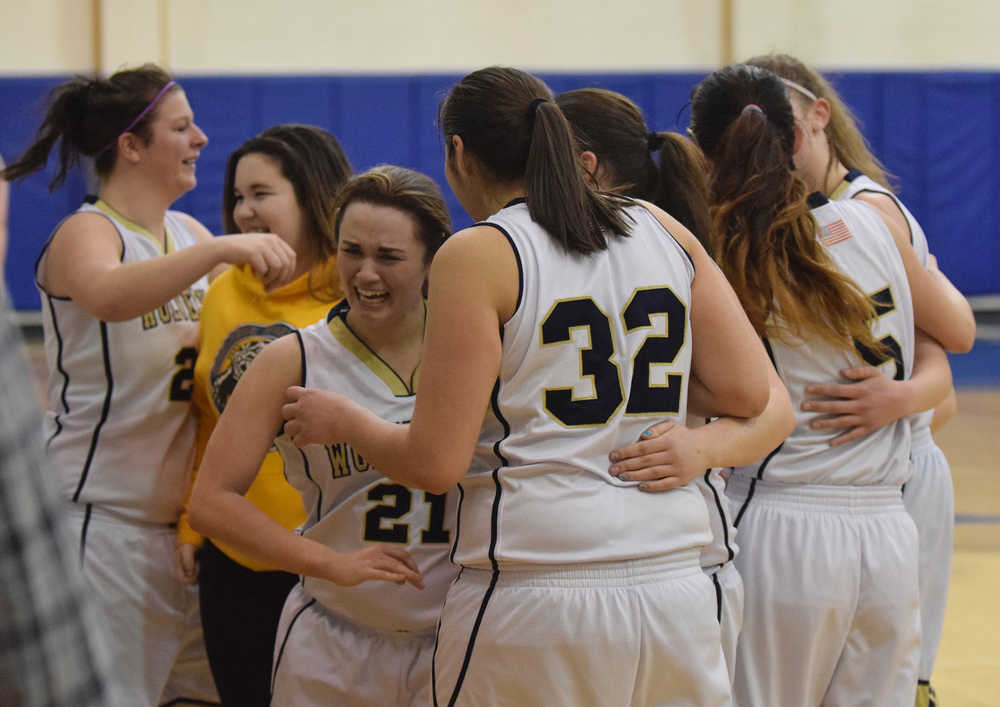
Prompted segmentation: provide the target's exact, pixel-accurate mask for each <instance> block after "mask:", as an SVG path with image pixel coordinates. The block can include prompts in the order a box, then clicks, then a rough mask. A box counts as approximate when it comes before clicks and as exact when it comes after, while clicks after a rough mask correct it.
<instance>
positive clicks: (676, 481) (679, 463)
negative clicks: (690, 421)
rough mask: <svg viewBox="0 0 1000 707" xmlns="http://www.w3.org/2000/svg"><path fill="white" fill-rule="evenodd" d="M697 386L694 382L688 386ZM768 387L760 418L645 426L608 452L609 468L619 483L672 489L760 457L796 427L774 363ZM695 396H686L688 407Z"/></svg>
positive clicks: (663, 423) (790, 403)
mask: <svg viewBox="0 0 1000 707" xmlns="http://www.w3.org/2000/svg"><path fill="white" fill-rule="evenodd" d="M698 385H700V383H699V382H697V381H695V380H692V386H691V387H692V388H694V387H695V386H698ZM768 387H769V391H770V398H769V399H768V403H767V408H766V409H765V410H764V412H763V413H761V414H760V415H759V416H758V417H750V418H742V417H720V418H718V419H715V420H712V422H710V423H709V424H707V425H702V426H699V427H687V426H685V425H682V424H680V423H677V422H661V423H659V424H657V425H653V426H652V427H650V428H649V429H648V430H646V431H645V432H644V433H643V439H642V440H640V441H639V442H636V443H634V444H630V445H626V446H624V447H620V448H618V449H616V450H614V451H613V452H611V455H610V457H609V458H610V460H611V462H612V464H611V467H610V468H609V469H608V472H609V473H610V474H611V475H612V476H617V477H618V478H620V479H622V480H623V481H640V482H641V483H640V484H639V488H640V489H642V490H643V491H670V490H671V489H675V488H677V487H678V486H684V485H685V484H687V483H690V482H691V481H692V480H694V479H695V478H696V477H698V476H700V475H701V474H703V473H705V469H710V468H712V467H728V466H745V465H748V464H753V463H754V462H756V461H759V460H760V459H762V458H764V457H765V456H767V454H768V453H769V452H771V450H773V449H775V448H776V447H777V446H778V445H779V444H781V442H782V441H784V439H785V438H786V437H787V436H788V435H790V434H791V433H792V430H793V429H795V413H794V411H793V410H792V402H791V400H790V399H789V397H788V390H787V389H786V388H785V385H784V383H782V382H781V379H780V378H779V377H778V374H777V372H776V371H775V370H774V367H773V366H768ZM692 393H693V395H697V393H696V392H694V391H692ZM693 395H689V396H688V400H689V403H688V409H689V410H690V409H691V402H690V401H691V398H692V397H693Z"/></svg>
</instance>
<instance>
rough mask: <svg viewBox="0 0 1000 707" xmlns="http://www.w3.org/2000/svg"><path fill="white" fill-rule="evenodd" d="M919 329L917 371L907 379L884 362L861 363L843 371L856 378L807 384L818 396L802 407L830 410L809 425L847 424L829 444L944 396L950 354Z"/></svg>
mask: <svg viewBox="0 0 1000 707" xmlns="http://www.w3.org/2000/svg"><path fill="white" fill-rule="evenodd" d="M916 333H917V336H916V349H915V351H914V357H913V358H914V364H913V375H911V376H910V378H909V379H907V380H902V381H897V380H893V379H891V378H890V377H889V376H887V375H885V374H884V373H883V372H882V370H881V369H879V368H875V367H872V366H858V367H857V368H848V369H846V370H843V371H841V372H840V374H841V375H842V376H843V377H844V378H846V379H847V380H849V381H853V382H851V383H823V384H818V383H817V384H812V385H808V386H806V394H807V395H810V396H816V397H815V398H811V399H808V400H805V401H803V403H802V409H803V410H808V411H810V412H820V413H826V415H825V416H824V417H818V418H816V419H814V420H813V421H812V422H810V423H809V427H810V428H812V429H814V430H844V431H843V432H842V433H841V434H839V435H837V436H836V437H834V438H833V439H832V440H830V446H831V447H836V446H839V445H841V444H846V443H847V442H851V441H853V440H855V439H858V438H859V437H863V436H865V435H867V434H869V433H871V432H873V431H875V430H877V429H879V428H881V427H884V426H886V425H888V424H889V423H891V422H894V421H896V420H898V419H900V418H901V417H906V416H907V415H912V414H914V413H917V412H921V411H922V410H930V409H931V408H933V407H934V406H935V405H937V404H938V403H940V402H941V401H943V400H945V399H946V398H947V396H948V394H949V392H950V391H951V390H952V387H951V367H950V366H949V365H948V357H947V355H946V354H945V352H944V349H942V348H941V345H940V344H938V342H937V341H935V340H934V339H932V338H931V337H929V336H927V335H926V334H924V333H923V332H922V331H920V330H919V329H918V330H917V332H916ZM818 398H823V399H818Z"/></svg>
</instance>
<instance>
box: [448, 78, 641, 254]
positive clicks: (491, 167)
mask: <svg viewBox="0 0 1000 707" xmlns="http://www.w3.org/2000/svg"><path fill="white" fill-rule="evenodd" d="M438 122H439V123H440V126H441V130H442V132H443V133H444V136H445V142H446V144H447V146H448V147H447V149H448V151H449V156H450V155H451V154H452V153H451V150H452V149H453V148H452V147H451V140H450V138H451V137H452V136H453V135H458V136H460V137H461V138H462V142H463V144H464V145H465V149H466V151H467V152H468V153H469V154H471V155H472V156H474V157H475V158H476V160H477V161H478V163H479V164H480V165H481V166H482V167H483V168H484V169H485V170H486V171H487V173H488V176H489V177H492V179H494V180H496V181H497V182H500V183H511V182H515V181H522V180H523V183H524V188H525V200H526V201H527V206H528V212H529V213H530V214H531V218H532V220H534V221H535V223H537V224H538V225H540V226H541V227H542V228H544V229H545V230H546V232H548V234H549V235H550V236H551V237H552V238H553V239H554V240H555V241H556V242H557V243H559V245H560V246H561V247H562V248H563V249H564V250H566V251H567V252H570V253H581V254H588V253H593V252H595V251H599V250H604V249H606V248H607V247H608V246H607V235H608V234H609V233H610V234H612V235H615V236H627V235H628V226H627V224H626V216H625V214H624V212H623V211H622V208H621V206H622V205H621V203H620V202H618V201H616V200H614V199H609V198H606V197H602V196H599V195H598V194H597V193H596V192H594V190H593V189H592V188H591V187H590V185H589V184H588V181H587V176H586V174H585V173H584V171H583V169H582V168H581V166H580V163H579V161H578V159H577V152H576V148H575V145H574V143H573V136H572V132H571V130H570V126H569V123H567V122H566V118H565V116H564V115H563V113H562V111H561V110H560V109H559V106H557V105H556V104H555V103H554V102H553V101H552V93H551V91H549V89H548V87H547V86H546V85H545V84H544V83H542V82H541V81H540V80H539V79H537V78H535V77H534V76H532V75H530V74H527V73H525V72H523V71H519V70H517V69H509V68H501V67H490V68H487V69H481V70H479V71H476V72H473V73H471V74H469V75H468V76H466V77H465V78H463V79H462V80H461V81H459V82H458V83H457V84H456V85H455V86H454V87H453V88H452V89H451V91H450V92H449V93H448V96H447V97H446V98H445V99H444V101H443V102H442V104H441V107H440V109H439V112H438Z"/></svg>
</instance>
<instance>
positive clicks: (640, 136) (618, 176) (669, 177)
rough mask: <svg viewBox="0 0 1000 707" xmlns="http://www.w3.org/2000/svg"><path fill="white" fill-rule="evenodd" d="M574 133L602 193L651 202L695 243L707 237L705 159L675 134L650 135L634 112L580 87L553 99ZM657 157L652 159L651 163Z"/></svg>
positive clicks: (622, 101) (621, 99)
mask: <svg viewBox="0 0 1000 707" xmlns="http://www.w3.org/2000/svg"><path fill="white" fill-rule="evenodd" d="M556 103H558V104H559V107H560V108H561V109H562V111H563V113H564V114H565V115H566V119H567V120H569V122H570V125H571V126H572V128H573V136H574V138H575V140H576V146H577V151H578V152H581V153H582V152H588V151H589V152H593V153H594V155H595V156H596V157H597V162H598V169H602V170H603V172H604V174H605V175H606V176H605V181H610V182H612V183H613V184H612V185H611V186H610V188H609V186H608V185H607V184H605V185H604V187H605V189H606V190H607V191H609V192H612V193H615V194H623V195H627V196H630V197H633V198H635V199H645V200H647V201H652V202H653V203H654V204H656V205H657V206H659V207H660V208H662V209H663V210H664V211H666V212H667V213H669V214H670V215H671V216H673V217H674V218H676V219H677V220H678V221H680V222H681V223H682V224H683V225H684V226H685V227H686V228H687V229H688V230H690V231H691V232H692V233H694V234H695V235H696V236H697V237H698V238H700V239H704V238H706V236H707V234H708V230H707V229H708V202H707V195H708V191H707V182H706V172H707V170H706V166H705V162H704V158H703V157H702V156H701V153H700V152H699V151H698V148H697V147H695V146H694V145H693V144H692V143H691V142H690V141H689V140H687V139H686V138H684V137H683V136H681V135H678V134H676V133H667V132H663V133H657V132H650V130H649V128H648V127H646V121H645V119H644V118H643V116H642V111H640V110H639V107H638V106H637V105H636V104H635V103H633V102H632V101H631V100H629V99H628V98H627V97H626V96H623V95H622V94H620V93H615V92H614V91H608V90H606V89H602V88H579V89H575V90H572V91H566V92H564V93H560V94H559V95H558V96H556ZM653 155H657V159H654V158H653Z"/></svg>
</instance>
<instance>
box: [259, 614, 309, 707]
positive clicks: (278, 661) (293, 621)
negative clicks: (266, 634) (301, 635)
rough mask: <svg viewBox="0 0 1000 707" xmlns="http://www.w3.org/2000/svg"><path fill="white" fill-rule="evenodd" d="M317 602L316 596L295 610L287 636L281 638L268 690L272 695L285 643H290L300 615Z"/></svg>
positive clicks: (289, 623) (286, 632)
mask: <svg viewBox="0 0 1000 707" xmlns="http://www.w3.org/2000/svg"><path fill="white" fill-rule="evenodd" d="M315 603H316V597H313V598H311V599H310V600H309V601H307V602H306V603H305V605H304V606H302V608H301V609H299V610H298V611H296V612H295V616H293V617H292V620H291V621H289V622H288V629H287V630H286V631H285V637H284V638H282V639H281V648H279V649H278V657H277V658H275V659H274V669H273V670H272V671H271V684H270V686H269V688H268V691H269V692H270V693H271V694H272V695H273V694H274V678H275V677H277V675H278V668H279V667H280V665H281V657H282V656H283V655H284V654H285V645H286V644H287V643H288V637H289V636H290V635H292V629H293V628H295V622H296V621H298V620H299V617H300V616H302V612H304V611H305V610H306V609H308V608H309V607H310V606H312V605H313V604H315Z"/></svg>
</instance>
